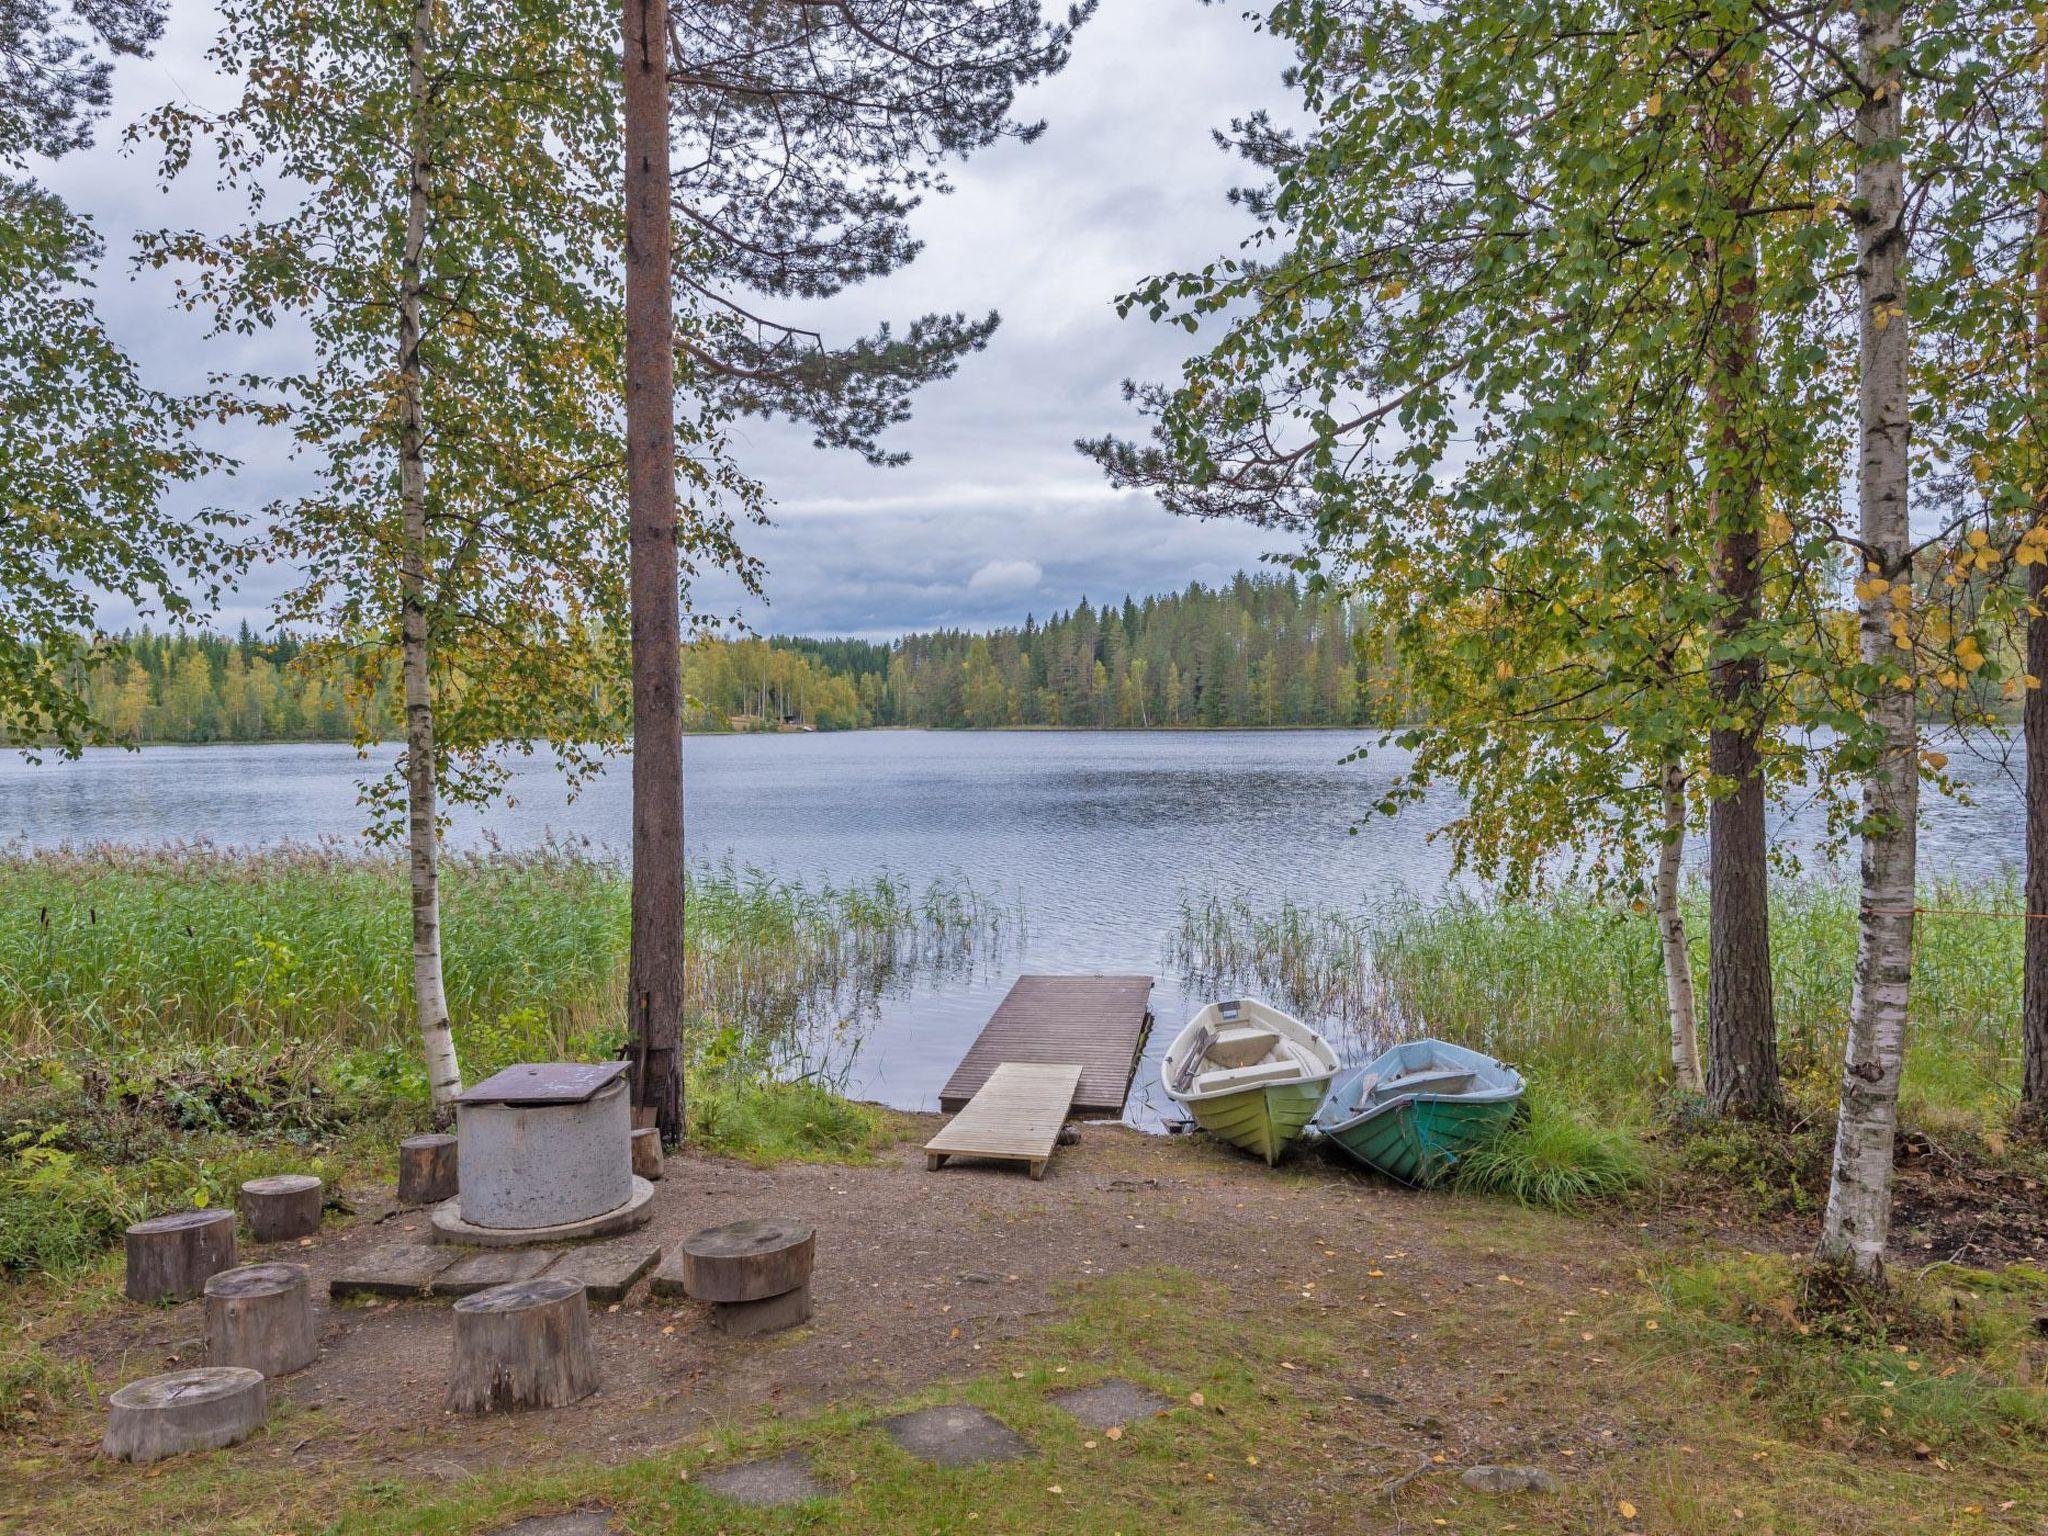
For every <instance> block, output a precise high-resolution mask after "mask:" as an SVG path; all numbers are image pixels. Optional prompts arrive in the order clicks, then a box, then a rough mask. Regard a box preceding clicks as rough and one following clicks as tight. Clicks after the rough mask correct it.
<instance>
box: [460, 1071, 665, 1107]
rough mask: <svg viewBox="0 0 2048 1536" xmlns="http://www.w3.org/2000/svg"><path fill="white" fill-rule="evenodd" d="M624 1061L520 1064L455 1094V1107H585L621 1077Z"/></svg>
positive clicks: (493, 1074)
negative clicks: (562, 1105)
mask: <svg viewBox="0 0 2048 1536" xmlns="http://www.w3.org/2000/svg"><path fill="white" fill-rule="evenodd" d="M626 1065H627V1064H626V1063H625V1062H623V1061H600V1062H580V1061H537V1062H522V1063H521V1064H520V1065H518V1066H514V1067H507V1068H505V1069H504V1070H503V1071H502V1072H493V1073H492V1074H491V1075H490V1076H489V1077H487V1078H485V1079H484V1080H483V1081H482V1082H480V1083H478V1084H477V1085H476V1086H475V1087H474V1088H471V1089H469V1090H468V1091H466V1092H464V1093H460V1094H457V1095H456V1097H455V1102H456V1103H458V1104H587V1103H589V1102H590V1100H592V1099H594V1098H596V1097H597V1095H598V1093H599V1091H600V1090H602V1089H604V1088H605V1087H607V1086H608V1085H610V1084H611V1083H612V1082H613V1081H614V1080H615V1079H617V1078H619V1077H621V1076H623V1075H624V1073H625V1070H626Z"/></svg>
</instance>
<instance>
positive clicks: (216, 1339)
mask: <svg viewBox="0 0 2048 1536" xmlns="http://www.w3.org/2000/svg"><path fill="white" fill-rule="evenodd" d="M319 1355H320V1338H319V1335H318V1334H317V1333H316V1332H315V1331H314V1328H313V1289H312V1285H311V1283H310V1282H309V1280H308V1278H307V1274H306V1267H305V1266H304V1265H303V1264H244V1265H243V1266H242V1267H241V1268H239V1269H224V1270H222V1271H221V1272H220V1273H219V1274H217V1275H215V1276H214V1277H213V1278H212V1279H211V1280H209V1281H207V1282H206V1358H207V1361H208V1363H209V1364H212V1365H242V1366H247V1367H248V1368H249V1369H250V1370H252V1371H261V1372H262V1373H263V1374H264V1375H265V1376H286V1375H289V1374H290V1373H291V1372H293V1371H297V1370H303V1369H304V1368H305V1367H307V1366H309V1365H311V1364H312V1363H313V1362H314V1360H316V1359H318V1358H319Z"/></svg>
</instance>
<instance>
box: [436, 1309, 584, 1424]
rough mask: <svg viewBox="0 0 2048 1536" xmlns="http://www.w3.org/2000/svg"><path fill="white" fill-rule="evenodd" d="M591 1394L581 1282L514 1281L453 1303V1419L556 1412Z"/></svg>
mask: <svg viewBox="0 0 2048 1536" xmlns="http://www.w3.org/2000/svg"><path fill="white" fill-rule="evenodd" d="M596 1390H597V1356H596V1354H595V1353H594V1351H593V1350H592V1349H591V1345H590V1308H589V1305H588V1303H587V1302H586V1301H585V1299H584V1294H583V1284H582V1282H581V1281H579V1280H550V1279H548V1278H547V1277H546V1276H545V1275H543V1276H542V1277H541V1278H539V1279H538V1280H515V1281H514V1282H512V1283H511V1284H510V1285H500V1286H497V1287H495V1288H493V1289H491V1290H488V1291H482V1292H479V1293H478V1294H477V1295H475V1296H465V1297H463V1298H462V1300H460V1301H458V1302H456V1303H455V1359H454V1364H453V1365H452V1367H451V1368H450V1371H449V1378H448V1406H449V1407H450V1408H453V1409H455V1410H456V1411H457V1412H458V1413H499V1412H503V1411H504V1410H506V1409H512V1408H561V1407H565V1406H567V1405H568V1404H570V1403H573V1402H575V1401H577V1400H578V1399H579V1398H584V1397H588V1396H589V1395H590V1394H591V1393H593V1392H595V1391H596Z"/></svg>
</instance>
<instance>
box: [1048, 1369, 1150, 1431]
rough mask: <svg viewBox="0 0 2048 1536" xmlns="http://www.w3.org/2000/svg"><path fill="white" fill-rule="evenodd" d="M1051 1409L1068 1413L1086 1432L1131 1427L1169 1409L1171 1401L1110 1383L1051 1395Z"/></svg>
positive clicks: (1131, 1383)
mask: <svg viewBox="0 0 2048 1536" xmlns="http://www.w3.org/2000/svg"><path fill="white" fill-rule="evenodd" d="M1052 1404H1053V1406H1054V1407H1055V1408H1059V1409H1063V1410H1064V1411H1066V1412H1068V1413H1071V1414H1072V1415H1073V1416H1074V1417H1075V1418H1077V1419H1079V1420H1080V1421H1081V1422H1082V1423H1083V1424H1086V1425H1087V1426H1088V1427H1089V1428H1090V1429H1108V1428H1109V1427H1110V1426H1112V1425H1115V1424H1133V1423H1136V1422H1137V1421H1138V1420H1140V1419H1149V1418H1151V1417H1152V1415H1153V1414H1155V1413H1162V1412H1164V1411H1165V1410H1166V1409H1168V1408H1171V1407H1172V1406H1173V1400H1172V1399H1171V1398H1167V1397H1161V1396H1160V1395H1159V1394H1158V1393H1157V1392H1148V1391H1146V1390H1145V1389H1144V1388H1143V1387H1141V1386H1139V1385H1138V1384H1137V1383H1136V1382H1134V1381H1122V1380H1111V1381H1105V1382H1100V1383H1098V1384H1097V1385H1095V1386H1092V1387H1075V1388H1074V1389H1072V1390H1071V1391H1068V1392H1055V1393H1053V1395H1052Z"/></svg>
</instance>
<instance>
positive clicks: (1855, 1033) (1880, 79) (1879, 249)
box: [1819, 0, 1920, 1281]
mask: <svg viewBox="0 0 2048 1536" xmlns="http://www.w3.org/2000/svg"><path fill="white" fill-rule="evenodd" d="M1903 10H1904V3H1903V0H1867V3H1866V4H1865V5H1864V6H1863V7H1862V8H1861V9H1860V10H1859V11H1858V14H1857V33H1858V63H1859V67H1860V69H1861V73H1862V83H1863V95H1862V101H1861V103H1860V104H1859V105H1858V107H1857V110H1856V141H1857V144H1858V146H1859V148H1865V149H1867V147H1868V146H1872V145H1884V144H1896V143H1897V142H1898V138H1899V133H1900V119H1901V103H1900V95H1901V86H1902V82H1901V79H1900V71H1899V65H1898V63H1897V59H1898V55H1899V51H1900V45H1901V41H1902V37H1903V26H1902V12H1903ZM1856 198H1857V208H1856V214H1855V219H1856V241H1857V263H1856V281H1857V287H1858V298H1859V300H1860V308H1861V326H1862V334H1861V338H1860V352H1861V367H1860V384H1859V391H1858V394H1859V399H1858V407H1859V411H1860V416H1861V420H1860V432H1859V436H1860V439H1861V442H1860V463H1859V470H1858V486H1857V500H1858V503H1859V511H1860V517H1861V525H1862V528H1861V533H1862V539H1863V542H1864V544H1865V545H1867V546H1868V548H1867V550H1865V551H1864V555H1863V558H1864V561H1865V564H1864V575H1865V577H1866V581H1865V583H1864V584H1863V586H1862V587H1861V591H1860V595H1859V604H1860V611H1861V628H1862V653H1863V660H1864V662H1865V664H1866V665H1867V666H1869V667H1870V668H1871V669H1872V672H1873V674H1874V681H1873V683H1872V685H1871V687H1872V698H1871V701H1870V704H1869V706H1868V717H1869V719H1870V720H1871V722H1872V723H1873V724H1874V725H1876V726H1877V727H1878V729H1879V731H1880V732H1881V735H1882V744H1883V753H1882V756H1881V757H1880V759H1879V761H1878V762H1877V764H1876V766H1875V767H1874V768H1873V769H1872V770H1871V771H1870V773H1869V775H1868V777H1867V778H1866V779H1865V780H1864V785H1863V817H1864V828H1865V829H1864V833H1863V907H1862V914H1861V917H1860V919H1859V923H1858V933H1857V944H1856V985H1855V991H1854V995H1853V997H1852V998H1851V1001H1850V1004H1849V1040H1848V1046H1847V1050H1846V1052H1845V1055H1844V1061H1843V1064H1842V1105H1841V1111H1840V1115H1839V1117H1838V1119H1837V1121H1836V1126H1835V1166H1834V1176H1833V1179H1832V1180H1831V1182H1830V1184H1829V1186H1828V1204H1827V1212H1826V1215H1825V1216H1824V1217H1823V1218H1822V1222H1821V1236H1820V1250H1819V1258H1820V1260H1821V1261H1822V1262H1823V1263H1826V1264H1831V1265H1837V1266H1841V1267H1844V1268H1846V1269H1848V1270H1849V1271H1851V1272H1852V1273H1854V1274H1856V1275H1857V1276H1859V1277H1861V1278H1864V1279H1866V1280H1873V1281H1876V1280H1881V1279H1882V1278H1883V1275H1884V1248H1885V1240H1886V1238H1887V1236H1888V1235H1889V1229H1890V1225H1891V1204H1892V1136H1893V1133H1894V1130H1895V1128H1896V1127H1897V1124H1898V1111H1899V1069H1900V1066H1901V1065H1902V1063H1903V1061H1904V1059H1905V1051H1906V1002H1907V998H1908V995H1909V992H1910V989H1911V984H1912V974H1913V894H1914V860H1915V855H1916V852H1917V847H1916V844H1917V828H1916V825H1915V822H1916V817H1917V815H1918V812H1919V801H1920V777H1919V740H1918V734H1919V733H1918V722H1917V719H1916V716H1915V704H1916V700H1915V695H1914V692H1913V690H1912V689H1911V687H1899V686H1896V683H1895V679H1897V680H1903V681H1904V682H1906V683H1908V684H1910V683H1911V681H1912V672H1913V653H1912V650H1911V649H1910V645H1908V646H1906V647H1904V648H1902V647H1901V645H1900V644H1899V637H1898V635H1897V634H1896V633H1895V630H1894V625H1895V624H1896V623H1897V622H1898V621H1899V620H1901V619H1905V618H1907V617H1909V612H1908V610H1907V609H1906V608H1904V607H1901V606H1898V605H1897V603H1896V602H1895V600H1894V593H1893V590H1892V587H1891V586H1887V587H1886V588H1885V590H1882V591H1879V590H1878V586H1879V579H1880V578H1882V580H1883V581H1884V582H1886V583H1890V584H1893V585H1894V586H1896V587H1900V588H1903V589H1905V591H1906V592H1907V593H1908V594H1909V595H1910V593H1911V589H1912V576H1913V573H1912V569H1911V565H1910V555H1909V545H1910V535H1909V530H1908V525H1907V490H1908V484H1909V469H1908V465H1907V458H1906V454H1907V446H1908V442H1907V439H1908V430H1909V423H1908V417H1907V404H1908V397H1907V367H1908V362H1909V358H1908V352H1907V328H1906V281H1907V271H1906V255H1907V252H1906V229H1905V221H1904V210H1905V167H1904V165H1903V163H1902V161H1901V159H1900V157H1899V156H1898V155H1897V154H1896V153H1886V154H1882V155H1880V156H1878V157H1875V158H1871V157H1868V156H1867V155H1866V156H1865V157H1864V158H1863V159H1862V160H1861V161H1860V163H1859V164H1858V166H1857V171H1856Z"/></svg>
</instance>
